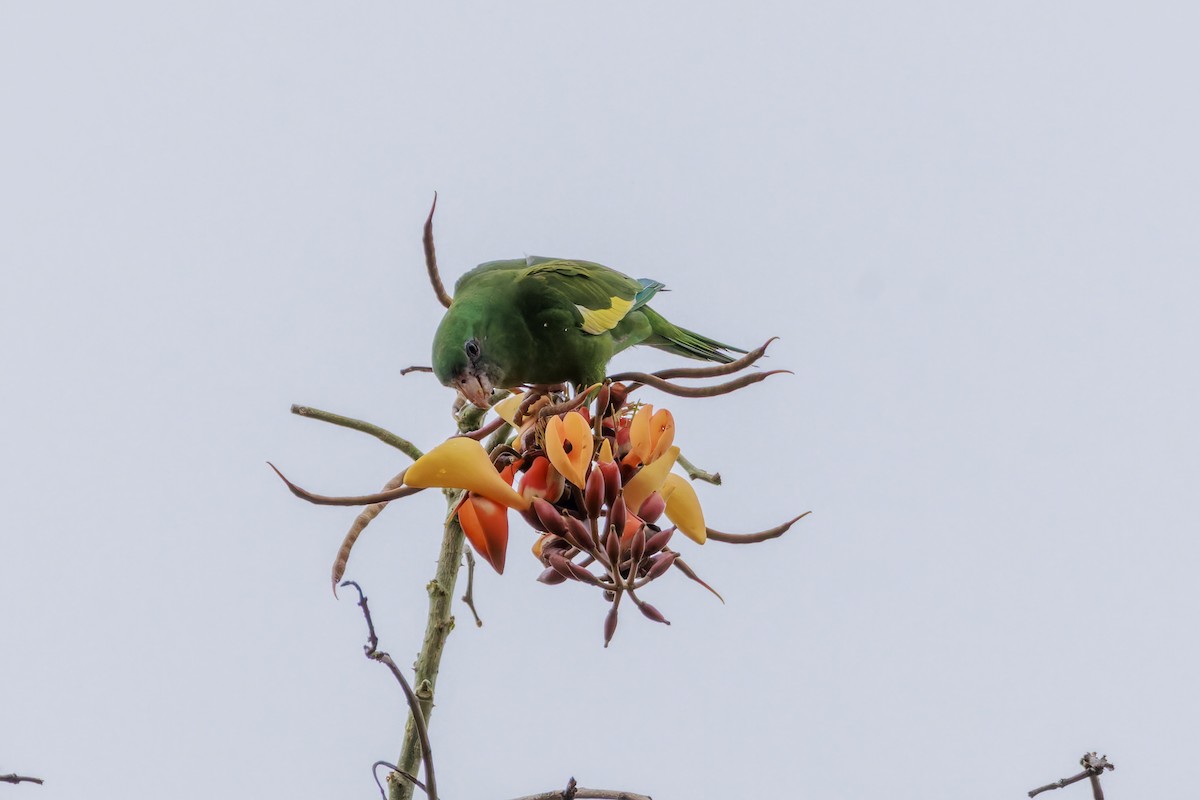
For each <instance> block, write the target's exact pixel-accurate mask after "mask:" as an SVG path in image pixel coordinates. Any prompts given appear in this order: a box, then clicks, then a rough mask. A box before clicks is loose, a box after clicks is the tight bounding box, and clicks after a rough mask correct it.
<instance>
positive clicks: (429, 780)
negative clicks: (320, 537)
mask: <svg viewBox="0 0 1200 800" xmlns="http://www.w3.org/2000/svg"><path fill="white" fill-rule="evenodd" d="M342 586H353V587H354V589H355V591H357V592H358V607H359V608H361V609H362V612H363V617H364V618H366V620H367V644H366V645H365V646H364V647H363V652H364V653H365V654H366V656H367V658H369V659H371V660H372V661H378V662H379V663H381V664H383V665H384V666H386V667H387V668H388V669H389V670H391V671H392V675H393V677H395V678H396V681H397V682H398V683H399V684H400V688H401V689H403V690H404V697H405V699H406V700H408V708H409V711H410V712H411V714H412V719H413V720H414V722H415V724H416V728H417V736H418V737H419V738H420V740H421V753H422V756H423V760H424V762H425V784H426V785H425V786H423V787H422V789H423V790H424V791H425V793H426V794H427V795H429V800H438V794H437V777H436V776H435V774H434V771H433V752H432V751H431V750H430V747H429V731H428V730H427V729H426V727H425V715H424V714H423V713H422V711H421V703H420V702H419V701H418V700H417V696H416V694H415V693H414V692H413V690H412V687H411V686H409V685H408V680H407V679H406V678H405V677H404V673H403V672H401V671H400V668H399V667H397V666H396V662H395V661H393V660H392V657H391V656H390V655H388V654H387V653H384V652H382V651H380V650H378V649H377V648H378V646H379V637H378V636H376V635H375V623H374V622H372V621H371V609H370V608H368V607H367V596H366V595H365V594H363V590H362V587H361V586H359V585H358V584H357V583H355V582H354V581H345V582H343V583H342ZM395 772H396V773H397V774H401V773H403V774H405V775H407V774H408V773H407V772H403V771H402V770H400V769H395Z"/></svg>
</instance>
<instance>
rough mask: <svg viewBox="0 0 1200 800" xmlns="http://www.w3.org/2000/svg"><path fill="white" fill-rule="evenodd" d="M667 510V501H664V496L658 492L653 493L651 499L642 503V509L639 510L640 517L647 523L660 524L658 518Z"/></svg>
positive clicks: (648, 498)
mask: <svg viewBox="0 0 1200 800" xmlns="http://www.w3.org/2000/svg"><path fill="white" fill-rule="evenodd" d="M666 510H667V501H666V500H663V498H662V495H661V494H659V493H658V492H653V493H652V494H651V495H650V496H649V497H647V498H646V499H645V500H644V501H642V507H641V508H639V509H638V512H637V513H638V516H639V517H641V518H642V519H643V520H645V521H646V522H658V518H659V517H661V516H662V514H663V512H664V511H666Z"/></svg>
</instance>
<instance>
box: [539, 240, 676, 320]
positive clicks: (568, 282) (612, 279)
mask: <svg viewBox="0 0 1200 800" xmlns="http://www.w3.org/2000/svg"><path fill="white" fill-rule="evenodd" d="M527 261H528V266H527V267H526V268H525V270H524V272H522V273H521V275H520V278H521V279H522V280H530V281H535V282H537V283H539V284H541V285H542V286H543V287H544V288H545V289H547V290H549V291H551V292H553V293H555V294H557V295H559V296H560V297H561V298H563V300H565V301H566V302H567V303H568V304H570V305H571V306H572V307H573V309H574V311H575V314H576V319H577V322H578V323H579V326H580V327H581V328H582V329H583V331H584V333H590V334H592V335H599V334H602V333H607V332H608V331H611V330H612V329H613V328H615V327H617V326H618V325H619V324H620V323H621V321H622V320H623V319H625V317H627V316H628V315H629V314H630V312H633V311H636V310H637V309H639V308H641V307H642V306H643V305H645V304H646V302H647V301H649V300H650V298H651V297H653V296H654V294H655V293H656V292H658V291H659V290H660V289H662V288H663V285H662V284H661V283H659V282H658V281H651V280H645V279H643V280H634V279H633V278H630V277H629V276H628V275H623V274H621V273H620V272H617V271H616V270H615V269H609V268H608V267H606V266H604V265H602V264H596V263H593V262H591V261H574V260H568V259H562V258H537V257H530V258H529V259H527Z"/></svg>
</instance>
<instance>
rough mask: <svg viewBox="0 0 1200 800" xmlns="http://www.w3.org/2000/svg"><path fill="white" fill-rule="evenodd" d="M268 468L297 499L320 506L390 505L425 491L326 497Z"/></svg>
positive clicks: (413, 489)
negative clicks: (301, 486) (402, 498)
mask: <svg viewBox="0 0 1200 800" xmlns="http://www.w3.org/2000/svg"><path fill="white" fill-rule="evenodd" d="M267 466H269V467H270V468H271V469H273V470H275V474H276V475H278V476H279V479H280V480H281V481H283V482H284V483H285V484H287V487H288V489H290V490H291V492H292V494H294V495H296V497H299V498H300V499H302V500H307V501H308V502H310V503H314V504H316V505H319V506H368V505H371V504H372V503H389V502H391V501H392V500H399V499H400V498H401V497H408V496H409V495H412V494H416V493H417V492H420V491H424V490H423V489H418V488H416V487H414V486H401V487H399V488H396V489H391V490H389V491H386V492H377V493H375V494H364V495H359V496H358V497H327V496H326V495H321V494H313V493H312V492H310V491H307V490H306V489H301V488H300V487H299V486H297V485H296V484H294V483H292V482H291V481H289V480H288V479H287V478H285V477H284V475H283V473H282V472H280V471H279V469H278V468H277V467H276V466H275V465H274V464H272V463H271V462H270V461H268V462H267Z"/></svg>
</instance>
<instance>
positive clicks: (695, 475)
mask: <svg viewBox="0 0 1200 800" xmlns="http://www.w3.org/2000/svg"><path fill="white" fill-rule="evenodd" d="M675 463H677V464H678V465H679V466H681V467H683V471H684V472H686V473H687V476H688V478H690V479H691V480H694V481H704V482H705V483H711V484H712V485H713V486H720V485H721V473H719V472H705V471H704V470H702V469H700V468H699V467H697V466H696V465H695V464H693V463H692V462H691V461H688V460H687V459H686V458H684V457H683V455H682V454H680V456H679V458H677V459H676V460H675Z"/></svg>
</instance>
